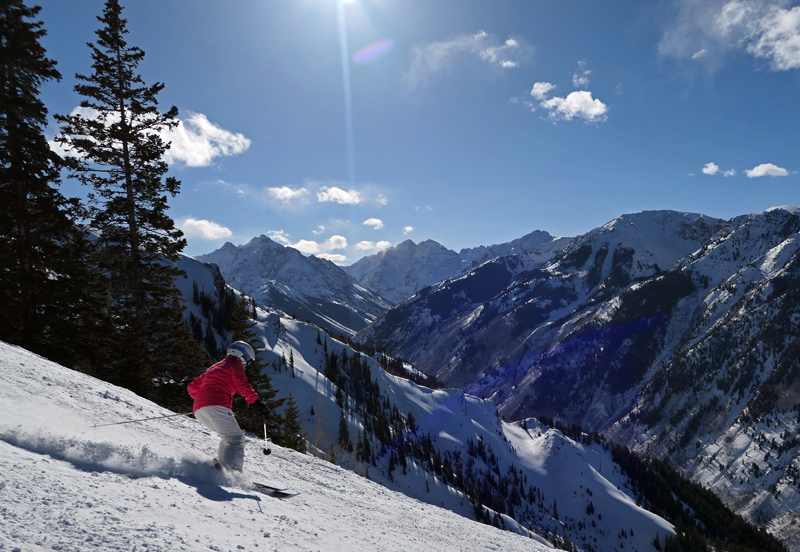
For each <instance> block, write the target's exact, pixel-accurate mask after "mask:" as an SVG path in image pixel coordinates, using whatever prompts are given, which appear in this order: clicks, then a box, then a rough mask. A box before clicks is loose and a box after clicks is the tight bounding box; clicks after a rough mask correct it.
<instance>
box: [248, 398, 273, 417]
mask: <svg viewBox="0 0 800 552" xmlns="http://www.w3.org/2000/svg"><path fill="white" fill-rule="evenodd" d="M250 406H252V407H253V410H255V411H256V412H258V413H259V414H261V415H262V416H263V417H264V418H268V417H269V408H267V405H265V404H264V403H262V402H261V401H260V400H258V399H256V402H254V403H253V404H251V405H250Z"/></svg>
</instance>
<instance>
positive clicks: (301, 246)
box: [287, 236, 347, 257]
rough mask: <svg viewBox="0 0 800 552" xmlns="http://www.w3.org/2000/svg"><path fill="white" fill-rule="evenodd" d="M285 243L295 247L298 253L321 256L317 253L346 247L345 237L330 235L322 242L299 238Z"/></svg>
mask: <svg viewBox="0 0 800 552" xmlns="http://www.w3.org/2000/svg"><path fill="white" fill-rule="evenodd" d="M287 245H289V247H293V248H295V249H297V250H298V251H299V252H300V253H305V254H307V255H317V256H318V257H322V255H319V254H320V253H327V252H329V251H336V250H337V249H345V248H346V247H347V238H345V237H344V236H331V237H330V238H328V239H327V240H325V241H324V242H322V243H319V242H315V241H313V240H300V241H298V242H297V243H294V244H287Z"/></svg>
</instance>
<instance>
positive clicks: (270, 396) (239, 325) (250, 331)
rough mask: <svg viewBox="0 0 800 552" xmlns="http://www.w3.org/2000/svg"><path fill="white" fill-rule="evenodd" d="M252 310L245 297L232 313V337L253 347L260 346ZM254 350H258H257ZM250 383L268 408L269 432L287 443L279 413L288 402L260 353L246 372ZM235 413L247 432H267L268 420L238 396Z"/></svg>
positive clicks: (234, 407)
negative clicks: (271, 376) (275, 387)
mask: <svg viewBox="0 0 800 552" xmlns="http://www.w3.org/2000/svg"><path fill="white" fill-rule="evenodd" d="M251 314H252V310H251V309H250V301H249V299H248V297H247V296H245V295H242V296H241V297H240V298H239V299H238V301H237V302H236V303H235V304H234V307H233V310H232V312H231V337H232V338H233V341H244V342H246V343H249V344H250V345H251V346H253V345H254V344H255V343H256V339H257V338H256V332H255V331H254V327H255V321H254V320H253V319H252V318H250V315H251ZM253 348H254V349H255V350H256V351H258V349H257V347H255V346H253ZM245 372H246V374H247V380H248V381H249V382H250V385H252V386H253V389H254V390H255V392H256V393H258V398H259V400H260V401H261V402H262V403H264V404H265V405H267V408H269V410H270V413H271V414H270V416H269V417H268V418H267V420H266V424H267V432H268V433H269V436H270V437H271V438H272V440H273V441H275V442H276V443H277V444H279V445H281V444H283V438H284V433H285V431H284V419H283V417H282V416H281V415H280V414H278V413H277V410H278V409H279V408H280V407H282V406H283V403H284V402H285V401H286V399H278V398H277V396H278V390H277V389H274V388H273V387H272V378H270V377H269V375H268V374H267V371H266V366H265V365H264V363H263V361H262V360H261V357H260V356H258V353H256V358H255V360H254V361H253V362H251V363H250V366H248V367H247V368H246V369H245ZM233 410H234V412H235V413H236V419H237V420H239V425H241V426H242V428H243V429H245V430H246V431H251V432H253V433H255V434H257V435H260V434H261V433H263V431H264V420H263V418H262V416H261V415H260V414H258V413H257V412H256V411H255V410H253V409H252V408H250V407H248V406H247V403H246V402H245V401H244V400H243V399H241V397H237V400H236V401H234V405H233Z"/></svg>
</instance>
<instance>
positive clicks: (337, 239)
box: [322, 236, 347, 251]
mask: <svg viewBox="0 0 800 552" xmlns="http://www.w3.org/2000/svg"><path fill="white" fill-rule="evenodd" d="M322 247H323V248H324V249H325V251H333V250H334V249H344V248H345V247H347V238H345V237H344V236H331V237H330V238H328V239H327V240H326V241H325V243H323V244H322Z"/></svg>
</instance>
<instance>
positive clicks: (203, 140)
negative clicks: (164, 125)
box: [162, 113, 251, 167]
mask: <svg viewBox="0 0 800 552" xmlns="http://www.w3.org/2000/svg"><path fill="white" fill-rule="evenodd" d="M162 138H163V139H164V140H165V141H167V142H172V146H171V147H170V149H169V150H167V153H166V155H165V159H166V161H167V162H168V163H174V162H176V161H183V162H184V163H185V164H186V166H187V167H207V166H208V165H210V164H211V162H212V161H213V160H214V158H216V157H220V156H230V155H238V154H240V153H243V152H245V151H247V149H248V148H249V147H250V143H251V142H250V139H249V138H246V137H245V136H244V134H238V133H233V132H230V131H227V130H225V129H223V128H221V127H219V126H218V125H216V124H214V123H212V122H210V121H209V120H208V118H207V117H206V116H205V115H203V114H202V113H189V116H188V118H187V119H185V120H180V121H179V122H178V126H177V127H175V128H174V129H172V130H168V131H165V132H163V133H162Z"/></svg>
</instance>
